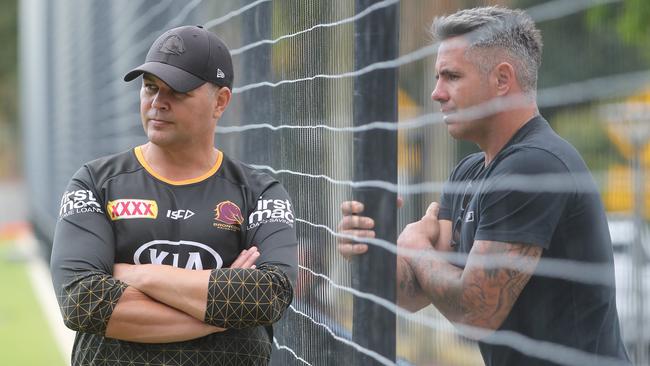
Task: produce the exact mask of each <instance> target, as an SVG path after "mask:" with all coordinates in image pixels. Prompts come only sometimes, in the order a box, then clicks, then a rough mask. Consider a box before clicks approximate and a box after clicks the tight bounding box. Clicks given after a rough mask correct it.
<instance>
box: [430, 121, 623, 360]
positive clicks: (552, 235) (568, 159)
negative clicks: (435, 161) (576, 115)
mask: <svg viewBox="0 0 650 366" xmlns="http://www.w3.org/2000/svg"><path fill="white" fill-rule="evenodd" d="M439 218H440V219H444V220H450V221H452V226H453V230H454V232H455V233H454V234H453V235H452V237H453V239H455V240H453V241H452V246H453V247H454V249H455V250H456V251H458V252H462V253H469V251H470V250H471V249H472V245H473V243H474V241H475V240H488V241H500V242H509V243H519V244H529V245H536V246H540V247H542V248H543V249H544V250H543V252H542V259H541V261H542V262H543V261H544V260H545V259H557V260H560V261H561V260H569V261H576V262H580V263H587V264H597V265H603V267H604V268H605V269H604V270H603V271H600V272H599V274H598V275H597V276H600V277H601V278H595V279H594V282H591V284H590V283H584V282H580V281H575V280H566V279H561V278H557V277H561V275H562V274H561V273H559V272H558V273H556V274H557V275H558V276H543V275H541V274H539V273H538V274H535V275H533V277H532V278H531V279H530V281H529V282H528V284H527V285H526V286H525V288H524V289H523V291H522V292H521V294H520V296H519V298H518V299H517V301H516V302H515V304H514V306H513V308H512V310H511V311H510V314H509V315H508V317H507V318H506V319H505V321H504V322H503V324H502V325H501V327H500V328H499V331H514V332H517V333H519V334H521V335H524V336H526V337H529V338H531V339H532V340H534V341H547V342H552V343H555V344H560V345H563V346H567V347H571V348H574V349H578V350H581V351H584V352H588V353H591V354H598V355H606V356H609V357H613V358H617V359H621V360H625V362H629V361H628V356H627V353H626V351H625V348H624V346H623V343H622V340H621V335H620V327H619V321H618V315H617V312H616V297H615V295H616V294H615V288H614V268H613V265H614V262H613V252H612V245H611V239H610V235H609V230H608V226H607V219H606V216H605V210H604V207H603V205H602V202H601V200H600V196H599V194H598V189H597V186H596V184H595V182H594V180H593V178H592V176H591V175H590V173H589V171H588V169H587V166H586V164H585V163H584V161H583V160H582V158H581V157H580V155H579V153H578V152H577V151H576V150H575V149H574V148H573V146H571V145H570V144H569V143H568V142H566V141H565V140H563V139H562V138H561V137H559V136H558V135H557V134H556V133H555V132H554V131H553V130H552V129H551V127H550V126H549V125H548V123H547V122H546V121H545V120H544V119H543V118H542V117H536V118H534V119H532V120H531V121H529V122H528V123H526V124H525V125H524V126H523V127H522V128H521V129H520V130H519V131H518V132H517V133H516V134H515V135H514V136H513V137H512V139H511V140H510V141H509V142H508V144H507V145H506V146H505V147H504V148H503V149H502V150H501V151H500V152H499V153H498V154H497V156H496V157H495V159H494V160H493V161H492V162H491V163H490V164H489V165H487V166H485V160H484V155H483V153H477V154H472V155H470V156H468V157H467V158H465V159H464V160H463V161H461V162H460V164H458V166H457V167H456V168H455V169H454V171H453V172H452V174H451V176H450V178H449V181H448V182H447V184H446V186H445V188H444V189H443V194H442V197H441V208H440V214H439ZM542 262H540V263H542ZM565 265H566V264H565ZM538 270H539V267H538ZM593 283H600V284H603V283H605V284H609V285H594V284H593ZM502 334H503V333H502ZM479 347H480V350H481V354H482V355H483V359H484V360H485V363H486V365H488V366H493V365H494V366H497V365H498V366H504V365H554V363H552V362H550V361H547V360H543V359H540V358H535V357H532V356H527V355H525V354H523V353H521V352H519V351H517V350H515V349H513V348H510V347H507V346H503V345H493V344H490V339H489V338H488V339H485V340H484V341H483V342H479Z"/></svg>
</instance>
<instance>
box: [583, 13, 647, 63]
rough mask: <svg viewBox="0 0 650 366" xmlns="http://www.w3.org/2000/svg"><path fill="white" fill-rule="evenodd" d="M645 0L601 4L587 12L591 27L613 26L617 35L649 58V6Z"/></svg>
mask: <svg viewBox="0 0 650 366" xmlns="http://www.w3.org/2000/svg"><path fill="white" fill-rule="evenodd" d="M648 5H649V4H648V1H647V0H625V1H621V2H619V3H615V4H610V5H601V6H598V7H595V8H593V9H591V10H589V11H588V12H587V23H588V24H589V26H590V27H591V28H592V29H597V28H600V27H603V26H612V25H613V26H614V27H615V29H616V31H617V34H618V36H619V37H620V38H621V39H622V40H623V41H624V42H625V43H627V44H629V45H633V46H636V47H639V48H641V49H642V50H643V51H644V54H645V55H646V57H648V58H649V59H650V43H648V39H649V38H650V22H649V21H648V19H650V6H648Z"/></svg>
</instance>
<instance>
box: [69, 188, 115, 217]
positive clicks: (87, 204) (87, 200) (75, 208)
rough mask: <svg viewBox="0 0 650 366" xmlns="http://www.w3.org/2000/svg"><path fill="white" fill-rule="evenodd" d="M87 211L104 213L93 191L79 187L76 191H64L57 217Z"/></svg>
mask: <svg viewBox="0 0 650 366" xmlns="http://www.w3.org/2000/svg"><path fill="white" fill-rule="evenodd" d="M87 212H91V213H101V214H103V213H104V211H102V207H101V206H100V205H99V202H97V198H96V197H95V196H94V195H93V192H91V191H89V190H85V189H79V190H76V191H65V192H64V193H63V196H62V197H61V206H60V207H59V218H64V217H67V216H70V215H74V214H78V213H87Z"/></svg>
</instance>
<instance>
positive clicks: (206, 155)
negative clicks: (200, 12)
mask: <svg viewBox="0 0 650 366" xmlns="http://www.w3.org/2000/svg"><path fill="white" fill-rule="evenodd" d="M140 75H142V76H143V78H142V80H143V81H142V88H141V90H140V112H141V118H142V124H143V128H144V130H145V133H146V135H147V138H148V142H147V143H146V144H144V145H141V146H138V147H135V148H134V149H133V150H130V151H127V152H123V153H120V154H116V155H113V156H108V157H104V158H100V159H97V160H95V161H92V162H89V163H87V164H85V165H84V166H83V167H82V168H81V169H80V170H79V171H78V172H77V173H76V174H75V176H74V177H73V178H72V180H71V181H70V183H69V185H68V188H67V189H66V191H65V193H64V194H63V197H62V199H61V208H60V211H59V220H58V222H57V227H56V233H55V238H54V246H53V251H52V260H51V271H52V275H53V283H54V287H55V290H56V292H57V294H58V297H59V304H60V307H61V312H62V314H63V319H64V322H65V324H66V325H67V326H68V327H69V328H71V329H73V330H75V331H77V336H76V340H75V345H74V349H73V353H72V364H73V365H91V364H92V365H133V364H143V365H152V366H153V365H216V364H219V365H223V364H232V365H258V364H262V365H263V364H267V363H268V361H269V358H270V353H271V342H272V328H271V324H272V323H274V322H276V321H277V320H278V319H279V318H280V317H281V316H282V314H283V312H284V310H285V309H286V308H287V307H288V305H289V304H290V303H291V300H292V296H293V287H292V283H293V282H295V279H296V274H297V273H296V272H297V251H296V244H297V240H296V233H295V228H294V225H293V222H294V215H293V208H292V205H291V201H290V199H289V196H288V194H287V193H286V191H285V189H284V188H283V187H282V186H281V185H280V183H278V182H277V181H275V180H274V179H273V178H271V177H269V176H268V175H266V174H263V173H261V172H258V171H255V170H253V169H251V168H249V167H247V166H245V165H243V164H241V163H240V162H237V161H235V160H232V159H230V158H228V157H227V156H225V155H224V154H223V153H222V152H221V151H219V150H217V149H216V148H215V147H214V130H215V128H216V122H217V121H218V119H219V118H220V117H221V115H222V114H223V112H224V110H225V108H226V107H227V105H228V103H229V101H230V98H231V96H232V92H231V88H232V84H233V67H232V61H231V58H230V53H229V51H228V49H227V47H226V45H225V44H224V43H223V42H222V41H221V40H220V39H219V38H218V37H217V36H216V35H214V34H213V33H211V32H209V31H207V30H205V29H203V28H202V27H198V26H185V27H179V28H175V29H172V30H169V31H167V32H165V33H164V34H163V35H161V36H160V37H159V38H158V39H157V40H156V41H155V42H154V44H153V45H152V46H151V49H150V50H149V53H148V54H147V57H146V61H145V63H144V64H142V65H140V66H138V67H137V68H135V69H133V70H132V71H130V72H129V73H128V74H127V75H126V76H125V77H124V79H125V81H131V80H133V79H135V78H137V77H138V76H140Z"/></svg>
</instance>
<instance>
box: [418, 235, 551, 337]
mask: <svg viewBox="0 0 650 366" xmlns="http://www.w3.org/2000/svg"><path fill="white" fill-rule="evenodd" d="M541 253H542V248H541V247H538V246H534V245H525V244H510V243H502V242H493V241H477V242H475V243H474V247H473V248H472V251H471V252H470V254H469V257H468V260H467V264H466V266H465V269H460V268H457V267H455V266H452V265H450V264H448V263H440V262H439V261H438V262H436V263H429V266H428V268H427V267H426V266H423V265H420V267H419V268H420V269H419V274H421V275H422V276H423V277H424V278H423V279H422V281H421V283H422V286H423V288H424V289H425V292H427V293H429V294H430V295H431V297H432V300H433V302H434V305H436V307H437V308H438V309H439V310H440V311H441V312H442V313H443V314H444V315H445V316H447V318H449V319H450V320H452V321H457V322H462V323H465V324H470V325H474V326H479V327H485V328H491V329H496V328H497V327H498V326H499V325H500V324H501V323H502V322H503V320H504V319H505V318H506V317H507V315H508V313H509V312H510V309H512V306H513V305H514V303H515V301H516V300H517V298H518V297H519V294H520V293H521V291H522V290H523V289H524V287H525V286H526V283H528V280H529V279H530V277H531V275H532V273H533V272H534V270H535V267H536V266H537V263H538V261H539V258H540V256H541Z"/></svg>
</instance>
